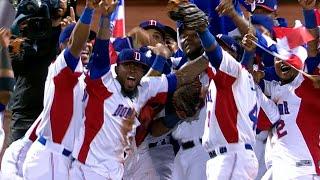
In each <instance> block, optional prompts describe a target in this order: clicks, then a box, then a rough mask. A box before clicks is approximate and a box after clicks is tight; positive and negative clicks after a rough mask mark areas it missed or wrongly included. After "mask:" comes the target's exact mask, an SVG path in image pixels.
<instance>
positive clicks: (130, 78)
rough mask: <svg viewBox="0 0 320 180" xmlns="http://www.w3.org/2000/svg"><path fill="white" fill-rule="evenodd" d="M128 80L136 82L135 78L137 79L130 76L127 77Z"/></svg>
mask: <svg viewBox="0 0 320 180" xmlns="http://www.w3.org/2000/svg"><path fill="white" fill-rule="evenodd" d="M127 80H130V81H135V80H136V78H135V77H133V76H128V77H127Z"/></svg>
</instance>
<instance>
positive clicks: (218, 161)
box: [206, 143, 258, 180]
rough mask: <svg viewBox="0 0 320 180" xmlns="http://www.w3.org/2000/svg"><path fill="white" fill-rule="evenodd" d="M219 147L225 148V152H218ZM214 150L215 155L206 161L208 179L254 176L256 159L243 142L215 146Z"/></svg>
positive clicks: (217, 179) (238, 178)
mask: <svg viewBox="0 0 320 180" xmlns="http://www.w3.org/2000/svg"><path fill="white" fill-rule="evenodd" d="M221 148H223V149H226V152H224V153H220V152H221ZM219 149H220V150H219ZM219 151H220V152H219ZM215 152H216V154H217V155H216V156H215V157H211V159H210V160H209V161H208V162H207V170H206V173H207V179H208V180H224V179H228V180H230V179H231V180H233V179H234V180H248V179H255V178H256V176H257V173H258V160H257V158H256V155H255V153H254V152H253V150H250V149H245V145H244V144H241V143H239V144H228V145H227V146H224V147H219V148H217V149H216V150H215Z"/></svg>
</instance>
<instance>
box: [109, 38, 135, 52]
mask: <svg viewBox="0 0 320 180" xmlns="http://www.w3.org/2000/svg"><path fill="white" fill-rule="evenodd" d="M112 45H113V48H114V50H115V51H116V52H120V51H121V50H122V49H132V48H133V42H132V37H124V38H116V39H115V40H114V41H113V43H112Z"/></svg>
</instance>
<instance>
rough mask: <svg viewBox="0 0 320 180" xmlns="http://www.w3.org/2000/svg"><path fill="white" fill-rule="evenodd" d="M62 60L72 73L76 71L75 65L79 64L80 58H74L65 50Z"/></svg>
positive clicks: (67, 49) (68, 50)
mask: <svg viewBox="0 0 320 180" xmlns="http://www.w3.org/2000/svg"><path fill="white" fill-rule="evenodd" d="M63 56H64V59H65V61H66V63H67V66H68V67H69V68H70V69H71V70H72V71H73V72H74V71H75V70H76V67H77V64H78V63H79V60H80V57H79V58H76V57H74V56H73V55H72V54H71V52H70V49H69V48H66V50H65V51H64V53H63Z"/></svg>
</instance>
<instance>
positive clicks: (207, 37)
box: [199, 29, 222, 69]
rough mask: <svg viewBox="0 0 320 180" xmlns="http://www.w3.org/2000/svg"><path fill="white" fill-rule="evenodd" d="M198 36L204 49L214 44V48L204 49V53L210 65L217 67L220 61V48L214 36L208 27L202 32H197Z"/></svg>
mask: <svg viewBox="0 0 320 180" xmlns="http://www.w3.org/2000/svg"><path fill="white" fill-rule="evenodd" d="M199 37H200V39H201V43H202V46H203V47H204V48H205V49H208V48H210V47H212V46H215V48H214V50H212V51H206V54H207V56H208V58H209V62H210V63H211V65H212V66H213V67H215V68H216V69H219V67H220V64H221V62H222V49H221V47H220V46H219V44H218V42H217V41H216V38H215V37H214V36H213V35H212V34H211V33H210V31H209V30H208V29H206V31H204V32H202V33H199Z"/></svg>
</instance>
